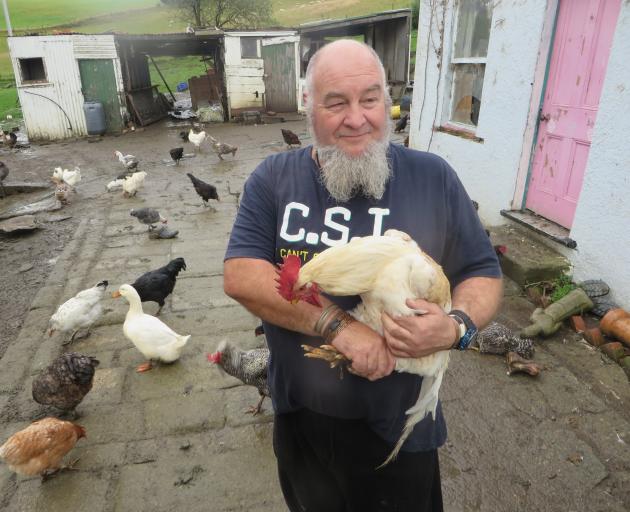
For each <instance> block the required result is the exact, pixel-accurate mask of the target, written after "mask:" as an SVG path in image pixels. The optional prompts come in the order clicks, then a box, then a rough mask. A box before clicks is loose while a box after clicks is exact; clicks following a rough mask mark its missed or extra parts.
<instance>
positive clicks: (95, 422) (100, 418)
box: [79, 402, 144, 444]
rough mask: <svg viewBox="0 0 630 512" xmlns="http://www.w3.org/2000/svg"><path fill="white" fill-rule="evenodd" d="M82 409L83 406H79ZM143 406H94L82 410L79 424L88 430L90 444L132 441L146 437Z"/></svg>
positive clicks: (134, 404)
mask: <svg viewBox="0 0 630 512" xmlns="http://www.w3.org/2000/svg"><path fill="white" fill-rule="evenodd" d="M79 407H81V406H79ZM142 409H143V408H142V404H140V403H134V402H126V403H124V404H117V405H100V404H99V405H98V406H97V405H94V406H91V407H90V408H87V407H84V408H82V409H81V413H82V416H81V418H80V420H79V424H81V425H83V426H84V427H85V428H86V430H87V439H88V443H87V444H91V443H96V444H101V443H111V442H116V441H121V442H122V441H132V440H136V439H140V438H142V437H143V436H144V434H143V432H144V416H143V410H142Z"/></svg>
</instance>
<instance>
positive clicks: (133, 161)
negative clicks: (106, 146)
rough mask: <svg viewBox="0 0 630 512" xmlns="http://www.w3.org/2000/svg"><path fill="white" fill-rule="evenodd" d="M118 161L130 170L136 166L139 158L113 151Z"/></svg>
mask: <svg viewBox="0 0 630 512" xmlns="http://www.w3.org/2000/svg"><path fill="white" fill-rule="evenodd" d="M114 155H116V156H117V157H118V161H119V162H120V163H121V164H123V165H124V166H125V169H127V170H132V169H137V168H138V162H139V160H138V159H137V158H136V157H135V156H133V155H123V154H122V153H121V152H120V151H114Z"/></svg>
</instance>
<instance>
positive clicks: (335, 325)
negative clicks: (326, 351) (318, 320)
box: [325, 310, 354, 344]
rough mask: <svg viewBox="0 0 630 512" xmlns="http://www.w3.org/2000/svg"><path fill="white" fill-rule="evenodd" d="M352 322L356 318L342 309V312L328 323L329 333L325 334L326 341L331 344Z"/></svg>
mask: <svg viewBox="0 0 630 512" xmlns="http://www.w3.org/2000/svg"><path fill="white" fill-rule="evenodd" d="M352 322H354V318H353V317H351V316H350V315H349V314H348V313H346V312H345V311H343V310H342V311H341V314H340V315H339V316H338V317H337V318H335V319H334V320H333V321H332V322H330V324H329V325H328V333H327V334H326V336H325V341H326V343H327V344H330V343H331V342H332V341H333V340H334V339H335V338H336V337H337V336H338V335H339V333H340V332H341V331H343V330H344V329H345V328H346V327H348V326H349V325H350V324H351V323H352Z"/></svg>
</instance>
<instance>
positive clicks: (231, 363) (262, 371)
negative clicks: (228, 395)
mask: <svg viewBox="0 0 630 512" xmlns="http://www.w3.org/2000/svg"><path fill="white" fill-rule="evenodd" d="M208 361H210V362H211V363H214V364H217V365H219V366H220V367H221V368H222V369H223V371H225V373H227V374H228V375H231V376H232V377H236V378H237V379H238V380H240V381H241V382H242V383H243V384H246V385H247V386H254V387H255V388H256V389H257V390H258V394H259V395H260V400H259V401H258V404H256V405H255V406H252V407H250V408H249V409H248V411H247V412H249V413H251V414H253V415H254V416H255V415H256V414H258V413H260V409H261V407H262V404H263V401H264V400H265V397H266V396H270V395H269V386H268V384H267V366H268V364H269V349H268V348H266V347H265V348H254V349H252V350H240V349H238V348H236V347H233V346H232V345H230V344H229V343H228V342H227V341H226V340H223V341H222V342H221V343H219V346H218V347H217V351H216V352H214V353H212V354H208Z"/></svg>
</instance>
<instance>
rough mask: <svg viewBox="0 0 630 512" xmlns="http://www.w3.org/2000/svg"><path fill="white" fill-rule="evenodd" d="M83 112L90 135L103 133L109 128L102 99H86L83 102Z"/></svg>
mask: <svg viewBox="0 0 630 512" xmlns="http://www.w3.org/2000/svg"><path fill="white" fill-rule="evenodd" d="M83 112H84V113H85V124H86V126H87V132H88V135H103V134H104V133H105V131H106V130H107V126H106V124H105V110H104V109H103V104H102V103H101V102H100V101H86V102H85V103H83Z"/></svg>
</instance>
